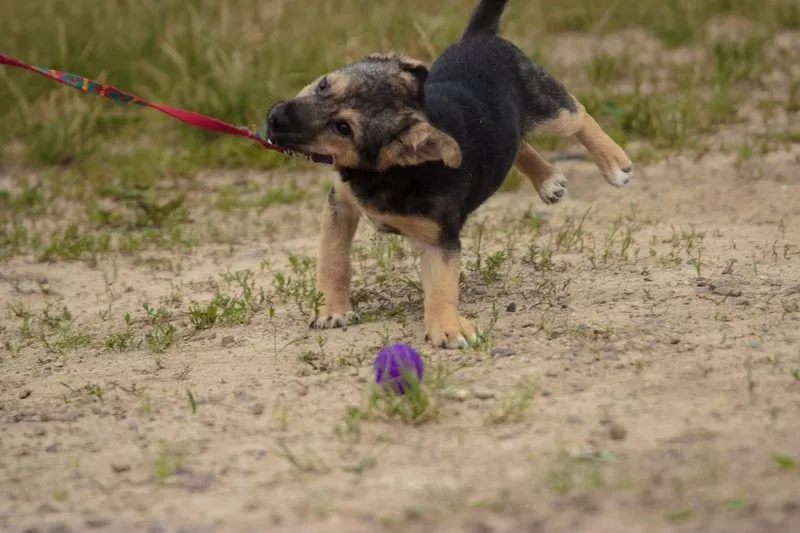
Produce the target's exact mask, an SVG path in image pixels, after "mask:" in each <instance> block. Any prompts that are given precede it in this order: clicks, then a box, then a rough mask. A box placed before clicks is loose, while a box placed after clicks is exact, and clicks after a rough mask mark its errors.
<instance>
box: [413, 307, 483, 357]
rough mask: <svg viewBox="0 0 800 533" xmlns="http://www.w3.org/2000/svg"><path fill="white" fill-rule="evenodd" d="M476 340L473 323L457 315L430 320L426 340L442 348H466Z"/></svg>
mask: <svg viewBox="0 0 800 533" xmlns="http://www.w3.org/2000/svg"><path fill="white" fill-rule="evenodd" d="M476 339H477V334H476V333H475V327H474V326H473V325H472V323H471V322H470V321H469V320H467V319H466V318H463V317H460V316H458V315H456V314H453V315H446V316H441V317H436V318H432V319H430V320H429V321H428V327H427V329H426V331H425V340H426V341H428V342H430V343H431V344H433V345H434V346H438V347H440V348H451V349H456V348H466V347H467V346H469V343H470V342H475V340H476ZM468 340H469V341H468Z"/></svg>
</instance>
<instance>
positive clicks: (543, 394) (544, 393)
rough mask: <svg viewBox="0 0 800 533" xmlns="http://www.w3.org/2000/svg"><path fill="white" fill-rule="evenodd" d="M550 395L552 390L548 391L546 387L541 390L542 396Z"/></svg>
mask: <svg viewBox="0 0 800 533" xmlns="http://www.w3.org/2000/svg"><path fill="white" fill-rule="evenodd" d="M552 395H553V393H552V392H550V391H549V390H547V389H545V390H543V391H542V396H544V397H545V398H547V397H548V396H552Z"/></svg>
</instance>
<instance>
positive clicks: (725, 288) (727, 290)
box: [714, 285, 742, 297]
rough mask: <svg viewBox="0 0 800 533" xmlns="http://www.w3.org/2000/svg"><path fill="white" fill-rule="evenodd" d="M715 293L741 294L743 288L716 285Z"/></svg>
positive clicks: (725, 294) (720, 294) (723, 294)
mask: <svg viewBox="0 0 800 533" xmlns="http://www.w3.org/2000/svg"><path fill="white" fill-rule="evenodd" d="M714 294H717V295H719V296H734V297H736V296H741V295H742V289H740V288H738V287H731V286H730V285H720V286H719V287H714Z"/></svg>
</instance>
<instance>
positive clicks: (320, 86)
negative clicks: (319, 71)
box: [317, 76, 328, 92]
mask: <svg viewBox="0 0 800 533" xmlns="http://www.w3.org/2000/svg"><path fill="white" fill-rule="evenodd" d="M327 88H328V77H327V76H325V77H324V78H322V79H321V80H319V84H318V85H317V90H318V91H319V92H325V89H327Z"/></svg>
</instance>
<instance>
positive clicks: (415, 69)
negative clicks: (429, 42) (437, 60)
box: [400, 58, 428, 88]
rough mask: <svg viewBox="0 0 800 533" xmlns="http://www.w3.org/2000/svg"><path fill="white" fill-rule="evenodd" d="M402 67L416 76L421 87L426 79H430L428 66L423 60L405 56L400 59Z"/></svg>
mask: <svg viewBox="0 0 800 533" xmlns="http://www.w3.org/2000/svg"><path fill="white" fill-rule="evenodd" d="M400 68H401V69H402V70H403V71H405V72H408V73H409V74H411V75H412V76H414V77H415V78H416V79H417V83H419V86H420V88H421V87H422V86H423V85H424V84H425V80H427V79H428V67H426V66H425V64H424V63H422V62H421V61H417V60H415V59H408V58H403V59H402V60H401V61H400Z"/></svg>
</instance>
